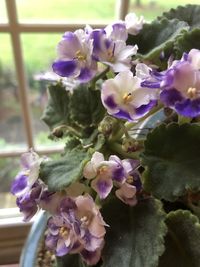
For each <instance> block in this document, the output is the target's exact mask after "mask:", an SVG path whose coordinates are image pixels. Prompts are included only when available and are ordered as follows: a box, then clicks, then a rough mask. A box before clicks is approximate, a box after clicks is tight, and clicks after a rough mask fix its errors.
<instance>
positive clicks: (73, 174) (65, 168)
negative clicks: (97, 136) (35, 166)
mask: <svg viewBox="0 0 200 267" xmlns="http://www.w3.org/2000/svg"><path fill="white" fill-rule="evenodd" d="M89 160H90V156H89V154H88V153H87V152H86V151H84V150H79V149H74V150H72V151H71V152H69V153H67V154H66V155H65V156H64V157H62V158H61V159H59V160H52V161H48V162H45V163H43V164H41V168H40V178H41V179H42V180H43V181H44V182H45V184H47V185H48V188H49V190H50V191H58V190H62V189H64V188H66V187H67V186H69V185H70V184H71V183H72V182H75V181H76V180H78V179H79V178H81V177H82V170H83V167H84V165H85V163H86V162H87V161H89Z"/></svg>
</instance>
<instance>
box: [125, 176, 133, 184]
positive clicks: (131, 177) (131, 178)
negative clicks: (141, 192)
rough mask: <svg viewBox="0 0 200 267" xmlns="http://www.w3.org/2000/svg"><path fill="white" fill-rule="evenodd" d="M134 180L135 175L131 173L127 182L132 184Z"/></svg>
mask: <svg viewBox="0 0 200 267" xmlns="http://www.w3.org/2000/svg"><path fill="white" fill-rule="evenodd" d="M133 181H134V178H133V176H131V175H129V176H128V178H127V179H126V182H127V183H128V184H132V183H133Z"/></svg>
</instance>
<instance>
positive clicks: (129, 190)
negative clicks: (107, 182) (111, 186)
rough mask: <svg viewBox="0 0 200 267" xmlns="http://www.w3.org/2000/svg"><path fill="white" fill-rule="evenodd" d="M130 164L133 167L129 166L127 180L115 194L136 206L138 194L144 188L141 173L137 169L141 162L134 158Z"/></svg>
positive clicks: (126, 202)
mask: <svg viewBox="0 0 200 267" xmlns="http://www.w3.org/2000/svg"><path fill="white" fill-rule="evenodd" d="M129 164H131V166H132V167H131V168H129V170H130V171H129V172H128V173H127V175H126V181H125V182H124V183H123V184H122V185H120V186H119V189H117V190H116V191H115V195H116V196H117V197H118V198H119V199H120V200H121V201H123V202H124V203H125V204H128V205H130V206H135V205H136V204H137V196H136V194H137V193H138V192H139V191H140V190H141V189H142V183H141V180H140V173H139V172H138V170H137V168H138V167H139V164H140V163H139V161H138V160H132V161H131V162H130V163H129Z"/></svg>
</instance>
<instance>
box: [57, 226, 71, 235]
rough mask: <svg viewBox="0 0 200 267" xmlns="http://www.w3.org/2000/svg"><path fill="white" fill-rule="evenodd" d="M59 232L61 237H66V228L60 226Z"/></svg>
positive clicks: (67, 232)
mask: <svg viewBox="0 0 200 267" xmlns="http://www.w3.org/2000/svg"><path fill="white" fill-rule="evenodd" d="M59 233H60V235H61V236H62V237H66V236H67V235H68V234H69V231H68V230H67V228H65V227H61V228H60V231H59Z"/></svg>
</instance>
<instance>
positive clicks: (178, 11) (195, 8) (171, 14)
mask: <svg viewBox="0 0 200 267" xmlns="http://www.w3.org/2000/svg"><path fill="white" fill-rule="evenodd" d="M199 14H200V6H199V5H186V6H178V7H177V8H175V9H174V8H172V9H170V10H169V11H168V12H164V13H163V14H162V16H161V17H158V19H162V18H163V17H165V18H167V19H175V18H176V19H178V20H180V21H185V22H187V23H188V25H190V27H191V28H195V27H200V20H199Z"/></svg>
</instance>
